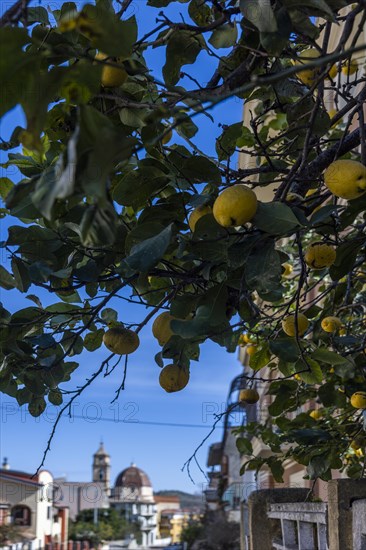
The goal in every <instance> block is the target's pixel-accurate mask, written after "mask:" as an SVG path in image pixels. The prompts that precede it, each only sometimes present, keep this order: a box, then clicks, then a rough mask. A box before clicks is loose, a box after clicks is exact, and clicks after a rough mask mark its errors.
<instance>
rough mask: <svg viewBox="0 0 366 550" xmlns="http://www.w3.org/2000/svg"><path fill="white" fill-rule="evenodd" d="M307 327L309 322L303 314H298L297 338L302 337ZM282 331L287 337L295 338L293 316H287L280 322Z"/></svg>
mask: <svg viewBox="0 0 366 550" xmlns="http://www.w3.org/2000/svg"><path fill="white" fill-rule="evenodd" d="M308 327H309V320H308V318H307V317H305V315H304V314H303V313H299V314H298V316H297V332H298V334H299V336H302V335H303V334H304V333H305V332H306V331H307V329H308ZM282 329H283V331H284V332H285V333H286V334H287V336H295V335H296V328H295V315H288V316H287V317H286V318H285V319H283V320H282Z"/></svg>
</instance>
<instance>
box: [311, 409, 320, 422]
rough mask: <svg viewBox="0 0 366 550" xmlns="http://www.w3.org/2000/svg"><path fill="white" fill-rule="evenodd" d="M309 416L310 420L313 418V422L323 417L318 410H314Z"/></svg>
mask: <svg viewBox="0 0 366 550" xmlns="http://www.w3.org/2000/svg"><path fill="white" fill-rule="evenodd" d="M309 416H311V418H314V420H320V418H321V417H322V416H323V413H322V411H321V410H320V409H314V410H313V411H311V412H310V413H309Z"/></svg>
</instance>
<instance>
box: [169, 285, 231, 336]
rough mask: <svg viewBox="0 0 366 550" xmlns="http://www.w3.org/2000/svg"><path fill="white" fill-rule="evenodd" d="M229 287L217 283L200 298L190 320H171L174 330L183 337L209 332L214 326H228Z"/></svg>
mask: <svg viewBox="0 0 366 550" xmlns="http://www.w3.org/2000/svg"><path fill="white" fill-rule="evenodd" d="M226 303H227V287H226V286H225V285H217V286H215V287H213V288H211V289H210V290H208V291H207V292H206V294H205V295H204V296H203V297H202V298H201V299H200V301H199V304H198V307H197V310H196V312H195V316H194V318H193V319H192V320H188V321H178V320H173V321H171V327H172V330H173V331H174V332H175V333H176V334H179V336H181V337H182V338H194V337H195V336H200V335H204V334H208V333H209V332H210V330H211V328H213V327H219V326H220V327H222V328H223V329H225V328H227V326H228V320H227V318H226Z"/></svg>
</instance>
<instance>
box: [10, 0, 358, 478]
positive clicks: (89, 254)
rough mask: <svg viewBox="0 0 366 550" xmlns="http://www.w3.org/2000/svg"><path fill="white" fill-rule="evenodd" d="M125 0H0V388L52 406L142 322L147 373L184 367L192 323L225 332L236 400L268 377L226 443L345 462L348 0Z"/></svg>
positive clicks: (330, 466)
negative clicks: (238, 375)
mask: <svg viewBox="0 0 366 550" xmlns="http://www.w3.org/2000/svg"><path fill="white" fill-rule="evenodd" d="M176 4H177V5H176ZM129 6H130V3H129V2H118V3H113V2H112V1H111V0H96V3H92V2H91V3H85V5H83V6H81V5H76V4H74V3H73V2H66V3H64V4H60V6H59V7H58V8H57V9H53V7H50V8H49V9H48V10H46V9H45V8H43V7H42V6H40V5H37V6H33V3H32V2H30V1H27V0H25V1H24V0H23V1H22V2H20V1H19V2H15V3H14V5H13V6H10V7H9V9H8V10H7V11H4V12H3V14H2V16H1V18H0V45H1V54H2V55H1V63H0V75H1V82H2V93H1V107H0V108H1V115H8V120H11V115H12V112H13V109H14V108H16V109H17V111H16V112H17V113H22V116H23V119H22V120H23V122H22V126H15V125H14V126H15V127H14V128H12V132H11V133H10V134H9V136H7V137H2V140H1V143H0V149H1V150H2V153H3V159H4V161H3V164H2V178H1V181H0V195H1V199H2V207H1V216H2V221H3V224H4V225H3V227H4V230H3V233H2V240H1V247H2V264H1V265H0V286H1V291H2V304H1V307H0V317H1V327H0V342H1V357H0V358H1V368H0V390H1V391H2V392H3V393H5V394H7V395H8V396H11V397H12V398H14V399H15V400H16V401H17V402H18V403H19V405H20V406H24V407H27V408H28V410H29V412H30V413H31V414H32V415H34V416H38V415H40V414H42V413H43V412H44V410H45V408H46V406H47V403H51V404H54V405H57V406H59V407H60V409H59V411H60V412H59V416H58V417H57V420H56V425H57V423H58V420H59V418H60V417H61V415H62V414H63V412H65V411H67V409H68V407H70V402H72V400H73V399H75V398H76V397H78V396H79V395H80V393H81V392H82V391H83V390H84V389H85V387H86V386H87V385H89V384H90V383H92V382H93V380H95V379H96V378H97V377H98V376H101V377H102V376H103V375H106V374H107V373H108V372H110V371H111V369H114V368H116V367H117V366H118V364H119V362H120V361H121V359H122V360H123V362H124V369H125V370H124V373H126V369H127V367H128V365H129V364H131V363H132V364H133V361H134V357H135V356H134V353H135V352H137V348H138V347H139V345H140V346H143V345H144V342H146V341H147V339H148V338H150V334H149V335H148V336H146V333H147V331H150V330H151V328H150V327H151V326H152V332H153V335H154V336H155V338H156V340H157V344H158V345H159V346H160V351H159V353H157V355H156V356H155V357H151V363H152V370H151V376H152V378H153V379H154V380H155V381H156V384H159V383H160V385H161V391H162V392H163V391H164V390H165V391H167V392H169V393H172V394H174V393H175V392H177V391H182V392H184V391H185V388H186V387H187V386H188V385H189V384H194V380H195V369H197V368H199V366H198V365H197V364H196V363H197V362H198V361H199V356H200V349H201V347H202V346H203V345H205V343H206V342H208V341H211V342H213V343H214V344H216V345H218V346H223V347H224V348H225V349H227V351H228V352H231V353H233V352H236V349H237V346H238V345H240V346H247V351H248V353H247V358H248V365H247V368H246V370H245V372H244V373H243V384H242V385H243V387H242V391H243V392H244V393H242V394H241V397H240V396H238V402H240V403H241V405H242V406H244V407H246V406H247V405H249V404H253V403H254V402H256V401H257V399H259V398H260V397H261V393H260V392H258V389H259V388H257V383H261V384H263V385H264V386H263V387H264V390H263V392H262V393H264V394H266V395H269V396H270V399H269V400H268V402H270V405H269V407H268V412H269V419H268V420H266V421H263V422H262V421H258V422H254V423H250V424H248V425H247V426H245V427H243V429H242V430H241V431H239V432H238V449H239V451H240V452H242V453H243V454H245V455H246V456H247V457H248V462H247V464H248V465H249V466H250V467H253V468H257V469H259V468H261V467H262V466H263V465H267V466H269V467H270V468H271V469H272V472H273V475H274V476H275V477H276V479H277V480H280V479H281V476H282V471H283V467H282V463H283V461H284V460H285V459H287V458H291V459H292V460H295V461H297V462H298V463H300V464H304V465H305V466H306V468H307V475H308V476H309V478H311V479H316V478H317V477H321V478H323V479H329V478H330V476H331V470H334V469H336V470H341V471H346V472H347V474H348V475H349V476H353V477H357V476H360V475H363V472H364V470H365V469H364V467H363V461H364V458H363V456H362V455H363V451H362V449H361V450H360V448H361V447H362V445H363V443H362V442H364V441H365V440H366V437H365V434H364V431H365V430H364V412H363V411H364V410H365V395H366V394H365V392H366V378H365V366H366V357H365V349H366V341H365V323H366V315H365V303H366V258H365V244H366V243H365V223H366V222H365V210H366V193H365V191H366V167H365V166H366V149H365V135H366V125H365V115H364V110H363V107H364V102H365V99H366V77H365V45H364V44H363V43H362V40H361V32H362V28H363V21H364V17H365V7H364V4H362V3H356V4H355V3H351V2H347V0H346V1H344V0H332V1H330V0H329V1H328V0H322V1H319V0H308V1H307V3H306V6H300V5H297V4H293V3H288V2H287V3H286V2H285V3H282V4H279V3H265V4H264V3H263V2H260V1H259V0H258V1H257V0H253V1H251V2H239V3H233V2H226V1H225V0H224V1H223V2H219V3H217V2H205V3H202V2H198V1H197V0H189V1H188V2H179V3H176V2H175V1H174V0H147V2H146V3H141V5H140V6H139V13H137V14H136V16H135V15H131V12H130V10H129ZM168 6H169V7H168ZM342 29H343V30H342ZM337 33H338V34H337ZM347 33H349V34H347ZM349 36H352V40H348V37H349ZM330 37H332V41H330ZM337 37H338V38H337ZM331 43H332V46H331ZM345 44H347V46H345ZM157 54H158V55H157ZM208 72H209V73H210V74H209V76H207V74H208ZM243 102H244V109H245V113H246V115H245V123H243V121H242V104H243ZM220 108H221V110H220ZM230 110H232V112H233V113H234V112H235V113H237V120H235V121H234V122H233V123H230V124H226V123H225V121H224V122H222V121H221V120H220V116H221V115H222V114H223V113H224V111H225V113H227V112H229V111H230ZM230 112H231V111H230ZM218 113H221V115H218ZM207 125H209V130H207V128H208V126H207ZM14 174H15V176H14ZM14 291H16V292H18V293H22V294H23V296H24V298H25V299H26V300H27V301H26V302H25V301H24V303H26V304H27V305H26V306H25V307H21V308H19V309H17V308H14V307H12V302H11V297H12V296H13V295H14ZM122 302H123V304H124V307H123V308H122V307H119V304H121V303H122ZM131 302H134V303H136V304H139V305H141V308H140V309H141V317H140V319H139V320H138V322H136V321H135V322H131V319H130V318H129V314H128V311H129V309H128V308H129V304H130V303H131ZM145 338H146V340H145ZM96 350H103V351H104V352H105V357H104V359H103V361H102V362H101V363H100V365H98V367H97V368H96V370H95V372H94V374H93V375H92V376H91V377H90V378H89V379H88V380H87V382H86V383H85V385H84V386H78V388H77V390H72V389H71V390H70V388H72V373H73V372H74V371H75V370H76V369H77V368H78V366H79V360H80V354H82V353H90V354H91V353H93V352H95V351H96ZM154 363H156V368H154V366H153V364H154ZM218 367H219V366H217V368H218ZM159 368H160V369H161V370H159ZM213 376H214V374H213ZM125 378H126V377H125V376H123V382H122V384H121V387H120V388H119V389H118V391H117V396H118V394H119V391H120V390H121V389H124V383H125ZM207 397H208V396H207V395H205V398H207ZM173 398H174V395H172V399H173ZM319 410H320V411H321V413H319V412H318V411H319ZM309 411H313V412H311V414H309ZM254 436H256V437H258V438H259V439H262V440H263V441H264V442H265V443H266V444H267V445H269V447H270V448H271V450H272V454H271V455H270V456H269V457H267V458H261V457H256V456H253V454H252V453H253V451H252V447H251V438H252V437H254ZM352 442H353V443H352ZM354 442H357V445H358V446H357V449H356V451H357V452H356V451H355V448H356V443H354ZM360 442H361V443H360ZM284 449H285V450H284ZM244 469H245V467H244Z"/></svg>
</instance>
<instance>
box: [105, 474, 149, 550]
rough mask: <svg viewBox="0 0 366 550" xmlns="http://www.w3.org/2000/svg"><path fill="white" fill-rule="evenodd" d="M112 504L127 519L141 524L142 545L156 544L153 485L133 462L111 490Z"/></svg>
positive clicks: (119, 476)
mask: <svg viewBox="0 0 366 550" xmlns="http://www.w3.org/2000/svg"><path fill="white" fill-rule="evenodd" d="M110 504H111V506H112V507H113V508H116V509H117V510H120V511H122V512H123V513H124V515H125V517H126V519H127V520H130V521H136V522H138V523H139V524H140V529H141V532H142V547H148V546H153V545H154V543H155V539H156V528H157V509H156V504H155V499H154V493H153V489H152V485H151V482H150V479H149V478H148V476H147V475H146V474H145V472H143V471H142V470H140V468H137V466H136V465H135V464H131V466H130V467H129V468H126V469H125V470H123V471H122V472H121V473H120V474H118V476H117V479H116V481H115V484H114V487H113V488H112V491H111V496H110Z"/></svg>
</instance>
